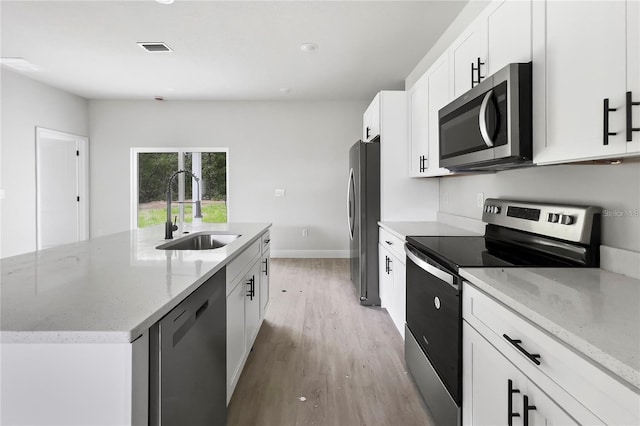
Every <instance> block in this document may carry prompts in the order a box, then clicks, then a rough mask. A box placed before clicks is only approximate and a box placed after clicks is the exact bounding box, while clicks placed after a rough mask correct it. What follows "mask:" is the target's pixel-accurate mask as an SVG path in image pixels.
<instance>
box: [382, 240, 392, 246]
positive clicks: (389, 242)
mask: <svg viewBox="0 0 640 426" xmlns="http://www.w3.org/2000/svg"><path fill="white" fill-rule="evenodd" d="M384 242H385V243H387V245H390V246H392V245H393V243H392V242H391V241H387V240H384Z"/></svg>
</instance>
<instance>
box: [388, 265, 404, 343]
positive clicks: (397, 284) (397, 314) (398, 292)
mask: <svg viewBox="0 0 640 426" xmlns="http://www.w3.org/2000/svg"><path fill="white" fill-rule="evenodd" d="M392 260H393V266H392V268H393V309H392V312H393V313H392V315H391V318H392V319H393V323H394V324H395V325H396V328H397V329H398V331H399V332H400V335H401V336H402V338H403V339H404V323H405V321H406V319H407V315H406V312H407V285H406V267H405V265H404V264H403V263H402V262H401V261H400V260H399V259H397V258H396V257H395V256H394V257H392Z"/></svg>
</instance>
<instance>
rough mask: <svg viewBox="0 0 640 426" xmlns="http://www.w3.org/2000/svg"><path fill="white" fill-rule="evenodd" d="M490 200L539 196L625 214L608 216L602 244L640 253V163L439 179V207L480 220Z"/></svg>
mask: <svg viewBox="0 0 640 426" xmlns="http://www.w3.org/2000/svg"><path fill="white" fill-rule="evenodd" d="M479 192H482V193H484V196H485V198H490V197H494V198H506V199H520V200H538V201H548V202H556V203H567V204H584V205H595V206H600V207H602V208H604V209H607V210H609V211H612V212H622V213H618V214H622V215H621V216H616V215H612V216H603V218H602V243H603V244H604V245H607V246H611V247H616V248H621V249H625V250H633V251H637V252H640V217H639V214H640V163H638V162H635V163H628V164H626V163H622V164H619V165H577V164H576V165H559V166H544V167H532V168H526V169H519V170H505V171H502V172H497V173H495V174H488V175H475V176H452V177H448V178H441V180H440V211H442V212H445V213H451V214H455V215H458V216H464V217H470V218H473V219H481V218H482V211H481V209H480V208H479V207H478V206H477V205H476V197H477V194H478V193H479Z"/></svg>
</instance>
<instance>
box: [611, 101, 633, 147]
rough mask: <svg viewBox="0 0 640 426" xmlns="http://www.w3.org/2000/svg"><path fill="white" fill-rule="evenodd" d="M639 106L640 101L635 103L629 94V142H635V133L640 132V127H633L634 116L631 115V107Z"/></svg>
mask: <svg viewBox="0 0 640 426" xmlns="http://www.w3.org/2000/svg"><path fill="white" fill-rule="evenodd" d="M638 105H640V101H633V100H632V99H631V92H627V142H631V141H632V140H633V132H640V127H633V115H632V114H631V112H632V111H631V107H633V106H638ZM605 145H606V144H605Z"/></svg>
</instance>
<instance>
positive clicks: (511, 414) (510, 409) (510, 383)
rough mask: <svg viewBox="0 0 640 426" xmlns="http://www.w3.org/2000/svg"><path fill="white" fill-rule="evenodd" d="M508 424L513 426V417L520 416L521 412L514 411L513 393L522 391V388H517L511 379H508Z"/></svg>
mask: <svg viewBox="0 0 640 426" xmlns="http://www.w3.org/2000/svg"><path fill="white" fill-rule="evenodd" d="M507 389H508V393H507V398H508V400H507V424H508V425H509V426H513V418H514V417H520V413H514V412H513V394H514V393H520V389H516V388H514V387H513V380H511V379H509V380H508V381H507Z"/></svg>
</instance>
